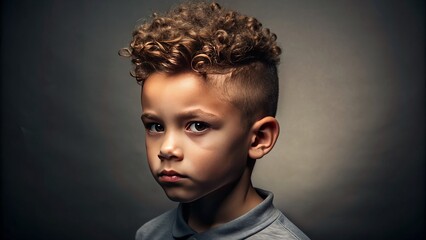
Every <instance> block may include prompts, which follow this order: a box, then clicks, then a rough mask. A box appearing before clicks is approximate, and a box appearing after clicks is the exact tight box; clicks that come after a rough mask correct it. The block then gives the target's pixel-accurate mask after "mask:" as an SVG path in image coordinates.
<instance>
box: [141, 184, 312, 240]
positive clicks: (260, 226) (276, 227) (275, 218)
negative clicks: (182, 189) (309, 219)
mask: <svg viewBox="0 0 426 240" xmlns="http://www.w3.org/2000/svg"><path fill="white" fill-rule="evenodd" d="M256 190H257V191H258V193H259V194H260V195H261V196H262V197H263V198H264V201H263V202H262V203H260V204H259V205H258V206H256V207H255V208H253V209H252V210H250V211H249V212H247V213H246V214H244V215H242V216H241V217H239V218H237V219H234V220H232V221H230V222H228V223H225V224H223V225H221V226H218V227H215V228H212V229H210V230H208V231H205V232H202V233H196V232H195V231H193V230H192V229H191V228H190V227H189V226H188V225H187V224H186V222H185V220H184V218H183V214H182V204H180V205H179V207H178V208H175V209H173V210H170V211H168V212H166V213H163V214H162V215H160V216H158V217H156V218H154V219H153V220H151V221H149V222H147V223H146V224H144V225H143V226H142V227H141V228H140V229H139V230H138V231H137V233H136V240H141V239H175V238H187V237H190V236H192V239H251V240H254V239H291V240H305V239H309V238H308V237H307V236H306V235H305V234H304V233H303V232H302V231H301V230H300V229H299V228H297V227H296V226H295V225H294V224H293V223H292V222H291V221H290V220H289V219H288V218H287V217H286V216H284V214H283V213H282V212H281V211H280V210H278V209H277V208H275V207H274V206H273V204H272V200H273V194H272V193H271V192H268V191H264V190H261V189H256Z"/></svg>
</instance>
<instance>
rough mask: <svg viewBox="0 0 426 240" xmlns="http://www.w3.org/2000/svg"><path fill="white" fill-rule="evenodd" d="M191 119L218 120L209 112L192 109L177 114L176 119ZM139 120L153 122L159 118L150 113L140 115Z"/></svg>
mask: <svg viewBox="0 0 426 240" xmlns="http://www.w3.org/2000/svg"><path fill="white" fill-rule="evenodd" d="M193 117H206V118H215V119H216V118H219V117H218V116H217V115H215V114H213V113H209V112H205V111H203V110H201V109H194V110H189V111H185V112H182V113H179V114H178V115H177V116H176V118H177V119H179V120H182V119H189V118H193ZM141 119H142V120H144V119H150V120H154V121H158V120H159V118H158V117H157V116H156V115H155V114H151V113H142V116H141Z"/></svg>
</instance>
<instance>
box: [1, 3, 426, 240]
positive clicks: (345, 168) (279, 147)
mask: <svg viewBox="0 0 426 240" xmlns="http://www.w3.org/2000/svg"><path fill="white" fill-rule="evenodd" d="M176 3H177V1H171V0H157V1H153V0H131V1H118V0H117V1H113V0H107V1H84V0H76V1H65V0H42V1H31V0H19V1H7V0H6V1H2V3H1V42H0V43H1V80H2V82H1V84H2V85H1V86H2V87H1V104H2V105H1V106H2V107H1V110H2V111H1V137H2V138H1V216H2V230H1V231H2V237H3V238H2V239H44V240H46V239H104V240H105V239H111V240H117V239H133V238H134V234H135V231H136V230H137V229H138V228H139V227H140V226H141V225H142V224H143V223H144V222H146V221H148V220H149V219H151V218H153V217H155V216H157V215H159V214H160V213H162V212H164V211H166V210H168V209H170V208H172V207H174V206H175V204H176V203H173V202H170V201H169V200H168V199H167V198H166V196H165V195H164V193H163V191H162V190H161V188H160V187H159V186H158V185H157V184H156V183H155V181H154V180H153V178H152V176H151V174H150V172H149V169H148V166H147V163H146V158H145V145H144V129H143V126H142V123H141V121H140V114H141V107H140V96H139V95H140V86H139V85H137V84H136V81H135V80H134V79H133V78H131V77H130V75H129V71H130V70H131V65H130V61H129V59H126V58H122V57H119V56H118V54H117V52H118V50H119V49H120V48H122V47H126V46H127V44H128V43H129V42H130V40H131V32H132V30H133V29H134V27H135V26H136V25H137V24H140V23H141V22H143V21H144V19H146V18H148V17H149V16H150V14H151V13H152V12H153V11H158V12H163V11H166V10H167V9H169V7H170V6H171V5H173V4H176ZM219 3H220V4H222V5H223V6H224V7H229V8H232V9H237V10H239V11H240V12H242V13H244V14H248V15H253V16H255V17H256V18H258V19H259V20H260V21H261V22H262V23H263V25H264V26H266V27H269V28H270V29H271V30H272V32H275V33H276V34H277V36H278V42H279V44H280V46H281V48H282V49H283V55H282V58H281V59H282V60H281V64H280V66H279V76H280V80H281V82H280V102H279V109H278V116H277V118H278V120H279V122H280V124H281V134H280V137H279V141H278V143H277V144H276V146H275V148H274V150H273V151H272V152H271V153H270V154H268V155H267V156H266V157H264V158H262V159H261V160H259V161H258V163H257V164H256V167H255V171H254V176H253V183H254V185H255V186H256V187H261V188H264V189H268V190H270V191H272V192H274V193H275V206H276V207H278V208H279V209H281V210H282V211H283V212H284V213H285V214H286V215H287V216H288V217H289V218H290V219H291V220H292V221H293V222H294V223H295V224H296V225H298V226H299V227H300V228H301V229H302V230H303V231H304V232H306V234H307V235H308V236H310V237H311V238H312V239H422V238H423V237H424V231H423V225H424V200H425V199H424V190H425V185H424V177H425V162H424V158H425V151H424V144H425V126H424V121H425V117H424V116H425V115H424V109H425V105H424V91H425V86H424V78H425V75H424V73H425V71H424V70H425V69H424V66H425V61H424V60H425V56H424V55H425V49H424V38H425V32H424V29H425V4H424V1H414V0H413V1H396V0H395V1H393V0H392V1H384V0H383V1H379V0H373V1H355V0H345V1H337V0H327V1H315V0H303V1H299V0H286V1H281V0H265V1H255V0H250V1H247V0H244V1H243V0H235V1H224V0H223V1H219Z"/></svg>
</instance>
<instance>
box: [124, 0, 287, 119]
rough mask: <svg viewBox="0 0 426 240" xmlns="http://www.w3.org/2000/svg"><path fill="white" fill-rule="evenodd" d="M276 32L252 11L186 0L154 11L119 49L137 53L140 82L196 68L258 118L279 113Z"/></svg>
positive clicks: (134, 56)
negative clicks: (154, 75) (160, 12)
mask: <svg viewBox="0 0 426 240" xmlns="http://www.w3.org/2000/svg"><path fill="white" fill-rule="evenodd" d="M276 38H277V37H276V35H275V34H274V33H271V32H270V30H269V29H268V28H263V27H262V24H261V23H260V22H259V21H258V20H257V19H255V18H253V17H249V16H245V15H242V14H240V13H238V12H235V11H230V10H226V9H224V8H222V7H221V6H220V5H219V4H217V3H211V4H208V3H205V2H186V3H183V4H181V5H179V6H177V7H176V8H174V9H172V10H170V11H169V12H167V13H166V14H164V15H163V16H161V15H158V14H153V17H152V19H151V20H150V21H148V22H145V23H144V24H142V25H141V26H139V27H138V28H137V29H136V30H135V31H134V32H133V39H132V41H131V43H130V46H129V47H128V48H123V49H121V50H120V52H119V54H120V55H121V56H127V57H131V58H132V63H133V64H134V66H135V68H134V71H132V72H131V75H132V76H133V77H135V78H136V80H137V81H138V83H140V84H141V85H143V81H144V80H146V79H147V78H148V77H149V76H150V75H151V74H152V73H154V72H165V73H170V74H176V73H179V72H183V71H194V72H195V73H197V74H199V75H201V76H203V78H204V79H205V80H206V81H207V82H209V83H212V85H213V86H216V87H219V86H221V89H222V90H224V91H223V92H224V96H222V97H224V98H226V99H229V100H230V101H231V103H233V104H235V105H236V106H237V107H238V108H239V109H242V112H243V114H244V115H245V117H247V119H250V120H254V119H255V118H258V117H261V116H265V115H271V116H275V114H276V108H277V101H278V76H277V68H276V65H277V64H278V63H279V55H280V53H281V49H280V48H279V47H278V46H277V43H276ZM221 76H222V77H221ZM250 122H251V121H250Z"/></svg>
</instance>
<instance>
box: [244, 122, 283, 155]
mask: <svg viewBox="0 0 426 240" xmlns="http://www.w3.org/2000/svg"><path fill="white" fill-rule="evenodd" d="M279 133H280V125H279V124H278V121H277V120H276V119H275V118H274V117H271V116H267V117H264V118H262V119H260V120H258V121H256V122H255V123H254V124H253V125H252V128H251V134H252V136H251V144H250V148H249V151H248V155H249V157H250V158H252V159H259V158H262V157H263V156H265V155H266V154H267V153H268V152H269V151H271V150H272V148H273V147H274V145H275V142H276V141H277V139H278V135H279Z"/></svg>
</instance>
